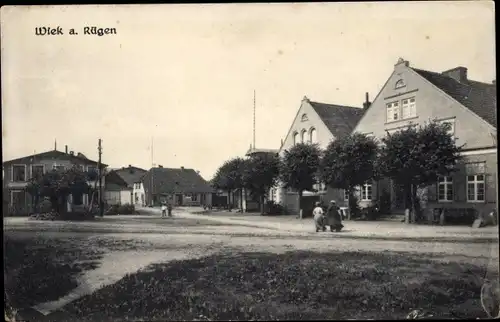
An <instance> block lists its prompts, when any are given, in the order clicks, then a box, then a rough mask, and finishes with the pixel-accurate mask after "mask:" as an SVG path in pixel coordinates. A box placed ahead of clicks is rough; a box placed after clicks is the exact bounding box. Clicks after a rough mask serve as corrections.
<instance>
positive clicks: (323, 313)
mask: <svg viewBox="0 0 500 322" xmlns="http://www.w3.org/2000/svg"><path fill="white" fill-rule="evenodd" d="M485 273H486V272H485V270H484V268H480V267H477V266H474V265H470V264H458V263H453V262H451V263H442V262H437V261H433V260H429V259H422V258H421V257H420V258H417V257H413V256H409V255H405V254H394V253H385V254H374V253H357V252H356V253H355V252H352V253H313V252H289V253H285V254H282V255H278V254H270V253H241V254H237V255H229V254H228V255H215V256H211V257H206V258H203V259H198V260H189V261H179V262H173V263H170V264H162V265H153V266H151V267H150V269H149V270H148V271H144V272H138V273H136V274H134V275H129V276H126V277H125V278H123V279H122V280H121V281H119V282H118V283H116V284H114V285H110V286H107V287H105V288H103V289H101V290H99V291H97V292H95V293H94V294H92V295H90V296H86V297H83V298H81V299H79V300H77V301H76V302H74V303H71V304H69V305H68V306H67V307H66V308H65V310H66V311H67V312H69V313H71V314H72V315H74V318H76V319H83V320H87V321H102V320H115V321H118V320H123V319H125V318H128V319H143V320H193V319H197V320H262V319H270V320H276V319H398V318H405V316H406V315H407V314H408V313H409V312H410V311H411V309H415V308H421V309H423V310H425V311H427V312H428V313H429V314H432V315H433V316H434V317H435V318H476V317H485V315H484V312H483V310H482V308H481V304H480V289H481V285H482V283H483V281H482V278H483V277H484V276H485Z"/></svg>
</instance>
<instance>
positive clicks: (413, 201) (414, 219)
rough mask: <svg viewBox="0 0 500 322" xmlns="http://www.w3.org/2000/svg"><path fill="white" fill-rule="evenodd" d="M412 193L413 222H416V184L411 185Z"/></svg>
mask: <svg viewBox="0 0 500 322" xmlns="http://www.w3.org/2000/svg"><path fill="white" fill-rule="evenodd" d="M410 193H411V196H410V197H411V212H410V214H411V223H412V224H414V223H416V221H417V214H416V207H415V201H416V188H415V185H414V184H411V185H410Z"/></svg>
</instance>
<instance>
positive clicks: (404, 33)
mask: <svg viewBox="0 0 500 322" xmlns="http://www.w3.org/2000/svg"><path fill="white" fill-rule="evenodd" d="M494 10H495V9H494V3H493V2H488V1H473V2H451V1H450V2H386V3H384V2H379V3H370V2H363V3H355V2H353V3H338V2H337V3H306V4H304V3H301V4H290V3H281V4H220V5H200V4H189V5H188V4H185V5H169V4H163V5H162V4H154V5H119V6H76V5H73V6H37V7H29V6H22V7H21V6H19V7H2V8H1V30H0V31H1V37H2V43H1V44H2V48H1V64H2V74H1V77H2V152H3V160H9V159H13V158H18V157H23V156H26V155H30V154H33V153H34V152H36V153H40V152H45V151H48V150H52V149H54V141H56V142H57V149H58V150H61V151H64V146H65V145H68V147H69V150H73V151H75V153H76V152H82V153H83V154H85V155H86V156H87V157H88V158H90V159H94V160H97V156H98V152H97V142H98V139H99V138H101V139H102V144H103V156H102V157H103V162H104V163H106V164H108V165H109V166H110V167H122V166H127V165H129V164H130V165H134V166H138V167H142V168H145V169H149V168H150V167H151V165H152V164H153V163H154V164H156V165H163V166H164V167H180V166H184V167H185V168H193V169H195V170H198V171H200V173H201V175H202V176H203V177H204V178H205V179H207V180H209V179H211V178H212V176H213V174H214V173H215V171H216V169H217V168H218V167H219V166H220V165H221V164H222V163H223V162H224V161H225V160H228V159H230V158H233V157H238V156H240V157H242V156H244V154H245V152H246V151H247V150H248V148H249V147H250V144H251V143H252V137H253V134H252V133H253V93H254V90H255V92H256V101H255V102H256V104H255V106H256V147H257V148H276V149H278V148H279V146H280V141H281V140H282V139H284V136H285V135H286V133H287V131H288V128H289V127H290V125H291V123H292V121H293V119H294V117H295V115H296V113H297V110H298V108H299V107H300V103H301V100H302V98H303V97H304V96H307V97H308V98H309V99H311V100H313V101H318V102H324V103H332V104H343V105H349V106H359V107H361V106H362V103H363V101H364V97H365V92H368V93H369V95H370V97H371V98H374V97H375V96H376V95H377V93H378V92H379V90H380V89H381V87H382V86H383V85H384V83H385V81H386V80H387V79H388V78H389V76H390V74H391V73H392V71H393V69H394V64H395V63H396V62H397V60H398V58H399V57H402V58H404V59H406V60H408V61H409V62H410V66H414V67H418V68H421V69H427V70H432V71H437V72H441V71H445V70H448V69H451V68H454V67H457V66H465V67H467V68H468V76H469V78H470V79H474V80H477V81H482V82H487V83H491V81H492V80H494V79H495V78H496V76H495V71H496V66H495V31H494V30H495V29H494V28H495V25H494ZM42 26H50V27H58V26H59V27H61V28H62V30H63V32H64V33H65V34H64V35H55V36H52V35H50V36H37V35H35V28H37V27H42ZM86 26H97V27H102V28H116V34H113V35H104V36H102V37H98V36H92V35H84V34H83V28H84V27H86ZM71 28H74V29H75V31H77V33H78V35H68V34H67V33H68V32H69V29H71ZM152 142H153V147H154V148H153V153H151V145H152Z"/></svg>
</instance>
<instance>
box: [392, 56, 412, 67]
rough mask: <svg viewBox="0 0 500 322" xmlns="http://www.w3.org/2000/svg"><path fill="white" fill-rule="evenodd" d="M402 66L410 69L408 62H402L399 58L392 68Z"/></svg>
mask: <svg viewBox="0 0 500 322" xmlns="http://www.w3.org/2000/svg"><path fill="white" fill-rule="evenodd" d="M402 66H405V67H410V62H409V61H407V60H404V59H403V58H401V57H400V58H399V59H398V62H397V63H396V65H394V67H395V68H398V67H402Z"/></svg>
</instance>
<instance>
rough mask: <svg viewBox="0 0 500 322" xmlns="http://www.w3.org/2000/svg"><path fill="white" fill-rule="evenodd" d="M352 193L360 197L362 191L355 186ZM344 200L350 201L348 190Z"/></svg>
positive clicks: (345, 191) (345, 192)
mask: <svg viewBox="0 0 500 322" xmlns="http://www.w3.org/2000/svg"><path fill="white" fill-rule="evenodd" d="M352 194H353V195H354V196H356V197H358V198H359V196H360V194H361V191H360V188H359V187H354V189H353V192H352ZM344 201H349V194H348V193H347V190H344Z"/></svg>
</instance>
